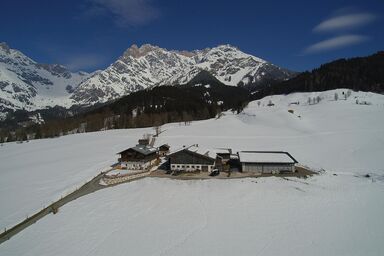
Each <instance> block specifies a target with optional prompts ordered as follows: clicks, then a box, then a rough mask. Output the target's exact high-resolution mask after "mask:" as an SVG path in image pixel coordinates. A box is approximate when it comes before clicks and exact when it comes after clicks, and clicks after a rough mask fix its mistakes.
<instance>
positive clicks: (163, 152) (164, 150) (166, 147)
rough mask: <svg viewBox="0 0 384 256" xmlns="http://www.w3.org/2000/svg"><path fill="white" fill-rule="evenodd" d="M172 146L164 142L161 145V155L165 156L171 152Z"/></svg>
mask: <svg viewBox="0 0 384 256" xmlns="http://www.w3.org/2000/svg"><path fill="white" fill-rule="evenodd" d="M169 149H170V146H169V145H168V144H163V145H161V146H160V147H159V156H165V155H167V154H168V153H169Z"/></svg>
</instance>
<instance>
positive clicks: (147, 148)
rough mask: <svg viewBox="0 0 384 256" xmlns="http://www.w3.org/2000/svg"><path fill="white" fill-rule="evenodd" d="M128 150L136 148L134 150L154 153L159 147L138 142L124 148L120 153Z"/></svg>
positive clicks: (148, 153)
mask: <svg viewBox="0 0 384 256" xmlns="http://www.w3.org/2000/svg"><path fill="white" fill-rule="evenodd" d="M127 150H134V151H136V152H139V153H140V154H143V155H150V154H152V153H155V152H157V148H154V147H151V146H148V145H139V144H138V145H136V146H134V147H132V148H128V149H126V150H123V151H121V152H119V153H118V154H121V153H123V152H125V151H127Z"/></svg>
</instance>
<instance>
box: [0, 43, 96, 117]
mask: <svg viewBox="0 0 384 256" xmlns="http://www.w3.org/2000/svg"><path fill="white" fill-rule="evenodd" d="M88 76H89V75H88V74H87V73H85V72H76V73H73V72H70V71H69V70H68V69H67V68H66V67H64V66H61V65H58V64H41V63H37V62H36V61H34V60H32V59H31V58H29V57H27V56H26V55H24V54H23V53H21V52H20V51H18V50H14V49H10V48H9V46H8V45H7V44H5V43H0V112H1V113H4V112H5V111H6V110H8V109H12V110H14V109H26V110H34V109H39V108H45V107H47V106H55V105H59V106H65V107H68V106H70V105H72V104H73V102H72V100H71V99H70V98H69V97H70V95H71V94H72V92H73V90H74V88H75V87H76V86H77V85H78V84H79V83H80V82H81V81H83V80H84V79H86V78H87V77H88Z"/></svg>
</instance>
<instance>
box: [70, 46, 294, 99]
mask: <svg viewBox="0 0 384 256" xmlns="http://www.w3.org/2000/svg"><path fill="white" fill-rule="evenodd" d="M201 70H206V71H208V72H210V73H211V74H212V75H213V76H215V77H216V78H217V79H218V80H219V81H221V82H222V83H224V84H227V85H233V86H238V85H251V84H252V85H253V86H257V84H258V83H262V82H263V81H266V80H268V81H270V80H271V79H272V80H277V81H282V80H286V79H288V78H290V77H292V76H293V75H294V74H295V73H294V72H291V71H288V70H285V69H282V68H280V67H277V66H275V65H273V64H271V63H269V62H267V61H265V60H262V59H260V58H257V57H254V56H252V55H249V54H246V53H243V52H242V51H240V50H239V49H237V48H236V47H233V46H231V45H220V46H218V47H215V48H212V49H204V50H196V51H191V52H188V51H169V50H166V49H163V48H160V47H157V46H152V45H149V44H146V45H143V46H141V47H140V48H139V47H137V46H136V45H133V46H132V47H130V48H129V49H128V50H126V51H125V52H124V54H123V55H122V56H121V57H120V58H119V59H118V60H117V61H116V62H115V63H113V64H112V65H110V66H109V67H108V68H107V69H105V70H104V71H101V72H100V73H97V74H95V75H93V76H92V77H90V78H89V79H87V80H85V81H84V82H82V83H81V84H80V85H79V86H78V87H77V89H76V90H75V91H74V93H73V95H72V97H71V98H72V99H73V100H74V101H76V102H79V103H81V104H94V103H96V102H106V101H109V100H112V99H115V98H117V97H120V96H123V95H127V94H129V93H131V92H134V91H138V90H142V89H146V88H151V87H154V86H160V85H176V84H186V83H188V81H190V80H191V79H192V78H193V77H194V76H196V75H197V74H198V73H199V72H200V71H201Z"/></svg>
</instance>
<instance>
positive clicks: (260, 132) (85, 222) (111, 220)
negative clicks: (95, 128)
mask: <svg viewBox="0 0 384 256" xmlns="http://www.w3.org/2000/svg"><path fill="white" fill-rule="evenodd" d="M343 93H344V94H343ZM336 94H337V95H338V100H335V95H336ZM344 95H345V96H347V97H346V99H345V97H344ZM308 99H311V102H309V100H308ZM313 99H316V100H315V101H314V100H313ZM317 99H320V101H319V102H318V101H317ZM258 102H260V104H258ZM356 102H357V103H358V104H356ZM269 103H273V106H267V105H268V104H269ZM297 103H299V104H297ZM269 105H272V104H269ZM288 110H293V113H289V112H288ZM383 123H384V96H383V95H380V94H375V93H370V92H348V89H338V90H331V91H325V92H310V93H294V94H290V95H287V96H285V95H274V96H269V97H266V98H263V99H260V100H259V101H253V102H250V103H249V105H248V106H247V107H246V108H245V109H244V111H242V112H241V113H240V114H235V113H232V112H231V111H228V112H224V113H223V115H222V117H221V118H219V119H209V120H203V121H194V122H191V123H187V124H185V123H170V124H166V125H164V126H163V127H162V130H163V133H161V135H160V136H159V138H158V139H157V140H156V145H161V144H162V143H168V144H169V145H170V146H171V149H172V150H175V149H178V148H180V147H182V146H183V145H191V144H198V145H199V147H200V148H202V149H205V150H214V149H217V148H223V147H225V148H228V147H231V148H233V149H234V150H284V151H288V152H290V153H291V154H292V155H293V156H294V157H295V158H296V159H297V160H298V161H299V162H300V164H303V165H307V166H310V167H312V168H314V169H316V170H320V169H324V170H325V172H322V173H321V174H320V175H316V176H314V177H311V178H307V179H305V180H304V179H296V178H292V179H288V180H285V179H281V178H260V179H239V180H208V181H196V180H194V181H179V180H176V181H174V180H168V179H155V178H146V179H144V180H140V181H135V182H132V183H128V184H123V185H120V186H116V187H113V188H110V189H105V190H102V191H98V192H96V193H94V194H90V195H88V196H86V197H83V198H80V199H78V200H76V201H74V202H72V203H70V204H68V205H65V206H64V207H62V208H61V209H60V211H59V213H58V214H56V215H49V216H47V217H46V218H44V219H42V220H41V221H39V222H37V223H36V224H34V225H32V226H30V227H29V228H27V229H26V230H24V231H23V232H21V233H20V234H18V235H17V236H15V237H13V238H12V239H11V240H9V241H7V242H5V243H4V244H2V245H1V247H0V254H4V255H9V254H11V255H12V254H17V255H35V254H38V255H42V256H44V255H51V253H52V250H55V254H56V255H68V254H75V255H85V254H89V253H91V254H92V255H105V254H106V253H107V254H108V255H120V254H123V253H125V252H127V251H129V252H132V253H134V254H136V255H148V254H151V255H180V254H184V255H195V254H196V253H198V254H207V252H209V253H208V254H216V253H218V254H220V255H233V254H235V253H238V254H244V255H251V254H254V253H255V252H259V253H260V252H264V253H263V254H264V255H286V254H295V255H309V254H311V255H324V254H333V253H334V252H335V251H337V252H338V253H339V254H343V255H362V254H367V252H369V253H368V254H371V255H379V254H380V248H381V247H380V244H381V242H382V241H381V240H382V239H381V237H382V236H383V235H384V234H383V230H384V226H383V224H382V222H381V221H379V220H380V218H381V217H380V216H381V215H382V212H383V211H384V205H383V203H381V202H382V200H381V195H382V194H383V193H384V190H383V188H384V187H383V181H384V169H383V166H382V162H381V158H382V155H384V137H383V136H384V135H383V132H382V128H381V127H382V124H383ZM151 131H152V129H151V128H148V129H119V130H110V131H101V132H93V133H86V134H76V135H69V136H63V137H60V138H55V139H43V140H34V141H30V142H29V143H22V144H17V143H5V144H4V146H3V147H0V192H1V193H0V203H1V205H2V211H0V214H1V216H0V220H1V223H0V227H1V226H2V227H6V226H8V227H9V226H10V225H11V224H12V223H15V222H17V221H18V220H20V219H22V218H24V217H25V215H26V214H31V213H33V212H34V210H36V209H39V208H41V207H42V206H43V205H46V204H47V203H49V202H51V201H52V200H54V199H56V198H59V197H60V195H62V194H64V193H66V192H68V191H70V190H71V189H73V188H74V187H76V186H78V185H80V184H82V183H83V182H84V181H85V180H86V179H88V178H90V177H91V176H93V175H95V174H97V173H99V172H100V170H101V169H102V168H103V167H106V166H108V165H110V164H113V163H114V162H115V161H116V159H117V157H118V156H117V155H116V153H117V152H119V151H121V150H123V149H125V148H127V147H130V146H132V145H133V144H134V143H135V142H136V140H137V139H138V138H140V137H141V136H142V135H143V134H145V133H148V132H151ZM20 156H23V161H20ZM42 156H44V157H42ZM366 174H369V176H370V177H369V178H367V177H365V175H366ZM20 177H23V179H21V178H20ZM9 195H12V200H9ZM175 209H177V210H175ZM367 209H369V211H367ZM106 216H107V217H106ZM153 216H156V218H153ZM229 220H230V221H229ZM335 226H337V227H338V229H336V230H335V229H334V227H335ZM331 231H332V232H331ZM212 234H214V238H215V239H212ZM234 237H235V238H236V242H234V240H233V239H234ZM250 237H252V238H254V239H255V242H249V241H250ZM271 237H273V238H274V239H276V240H278V241H279V242H278V243H272V244H271V242H270V238H271ZM148 240H150V241H154V242H150V243H148ZM336 240H337V243H336V242H335V241H336ZM303 241H305V242H303ZM213 248H215V249H213Z"/></svg>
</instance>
